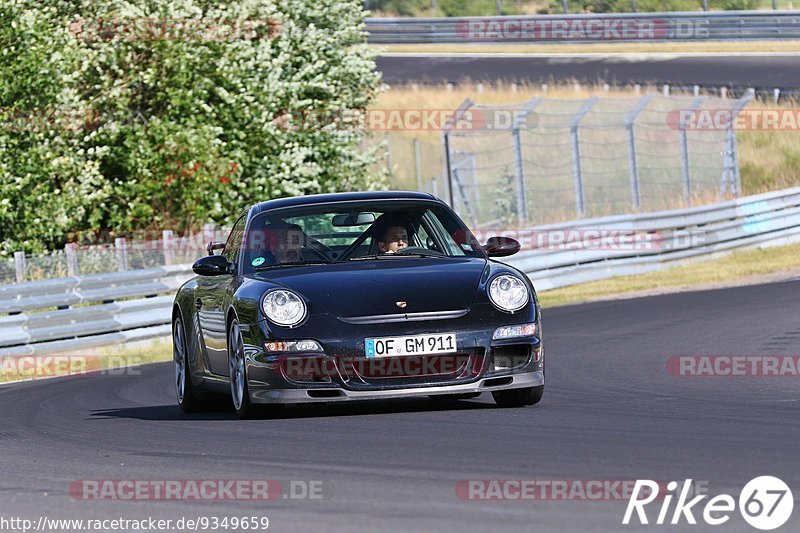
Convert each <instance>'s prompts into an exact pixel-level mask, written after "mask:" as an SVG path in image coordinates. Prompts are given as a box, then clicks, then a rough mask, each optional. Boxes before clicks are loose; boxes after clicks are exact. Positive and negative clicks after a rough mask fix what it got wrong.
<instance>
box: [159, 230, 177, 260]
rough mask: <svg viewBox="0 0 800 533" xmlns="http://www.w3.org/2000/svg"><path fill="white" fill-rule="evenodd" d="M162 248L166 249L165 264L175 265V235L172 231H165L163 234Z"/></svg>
mask: <svg viewBox="0 0 800 533" xmlns="http://www.w3.org/2000/svg"><path fill="white" fill-rule="evenodd" d="M161 246H163V247H164V250H163V251H164V264H165V265H171V264H173V263H175V235H174V234H173V233H172V230H170V229H165V230H163V231H162V232H161Z"/></svg>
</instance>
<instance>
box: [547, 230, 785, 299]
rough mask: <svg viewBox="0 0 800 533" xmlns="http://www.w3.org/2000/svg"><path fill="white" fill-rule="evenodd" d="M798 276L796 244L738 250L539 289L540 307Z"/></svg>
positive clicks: (745, 283) (753, 282)
mask: <svg viewBox="0 0 800 533" xmlns="http://www.w3.org/2000/svg"><path fill="white" fill-rule="evenodd" d="M795 275H800V244H790V245H787V246H775V247H769V248H757V249H752V250H742V251H739V252H733V253H732V254H730V255H728V256H725V257H722V258H719V259H712V260H707V261H698V262H693V263H689V264H685V265H681V266H677V267H674V268H670V269H668V270H663V271H660V272H651V273H648V274H640V275H637V276H625V277H616V278H610V279H606V280H600V281H593V282H590V283H581V284H579V285H572V286H570V287H563V288H560V289H553V290H550V291H542V292H540V293H539V300H540V302H541V304H542V307H555V306H559V305H568V304H578V303H585V302H591V301H597V300H608V299H617V298H623V297H635V296H648V295H652V294H661V293H668V292H680V291H686V290H702V289H713V288H722V287H730V286H737V285H750V284H756V283H763V282H767V281H778V280H780V279H785V278H787V277H790V276H795Z"/></svg>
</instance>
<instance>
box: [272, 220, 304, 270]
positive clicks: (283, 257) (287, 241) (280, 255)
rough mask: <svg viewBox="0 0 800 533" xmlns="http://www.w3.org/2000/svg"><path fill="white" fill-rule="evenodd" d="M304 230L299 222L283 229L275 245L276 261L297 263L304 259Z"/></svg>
mask: <svg viewBox="0 0 800 533" xmlns="http://www.w3.org/2000/svg"><path fill="white" fill-rule="evenodd" d="M303 240H304V239H303V230H302V229H300V226H298V225H297V224H289V226H288V227H287V228H285V229H283V231H281V233H280V236H279V238H278V243H277V246H276V247H275V251H274V254H275V261H276V262H277V263H279V264H280V263H296V262H298V261H302V259H303V255H302V251H303Z"/></svg>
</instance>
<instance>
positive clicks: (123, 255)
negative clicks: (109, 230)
mask: <svg viewBox="0 0 800 533" xmlns="http://www.w3.org/2000/svg"><path fill="white" fill-rule="evenodd" d="M114 249H115V250H116V253H117V270H118V271H119V272H124V271H126V270H128V241H126V240H125V237H117V238H116V239H114Z"/></svg>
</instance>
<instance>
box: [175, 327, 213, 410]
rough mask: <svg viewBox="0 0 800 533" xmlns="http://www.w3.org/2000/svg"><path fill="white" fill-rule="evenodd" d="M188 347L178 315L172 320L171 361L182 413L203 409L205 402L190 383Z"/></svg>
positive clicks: (184, 331)
mask: <svg viewBox="0 0 800 533" xmlns="http://www.w3.org/2000/svg"><path fill="white" fill-rule="evenodd" d="M189 349H190V348H189V343H188V342H187V341H186V330H185V329H184V327H183V320H182V319H181V317H180V315H179V316H177V317H175V320H174V321H173V322H172V363H173V366H174V369H175V379H174V383H175V392H176V394H177V397H178V405H179V406H180V408H181V410H183V412H184V413H196V412H198V411H202V410H203V408H204V407H205V403H204V402H203V400H202V398H200V396H199V395H198V394H197V392H196V391H195V389H194V385H193V384H192V372H191V367H190V366H189Z"/></svg>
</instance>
